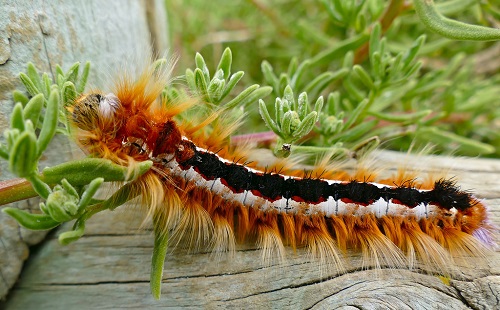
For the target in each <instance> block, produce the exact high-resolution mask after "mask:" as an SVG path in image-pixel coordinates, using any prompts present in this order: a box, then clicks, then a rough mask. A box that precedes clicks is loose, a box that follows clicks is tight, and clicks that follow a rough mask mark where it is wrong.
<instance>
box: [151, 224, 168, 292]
mask: <svg viewBox="0 0 500 310" xmlns="http://www.w3.org/2000/svg"><path fill="white" fill-rule="evenodd" d="M167 247H168V233H167V232H166V231H164V230H162V228H161V227H158V226H157V224H156V223H155V244H154V248H153V257H152V258H151V276H150V277H151V278H150V287H151V293H152V294H153V297H154V298H155V299H160V296H161V280H162V278H163V266H164V264H165V257H166V255H167Z"/></svg>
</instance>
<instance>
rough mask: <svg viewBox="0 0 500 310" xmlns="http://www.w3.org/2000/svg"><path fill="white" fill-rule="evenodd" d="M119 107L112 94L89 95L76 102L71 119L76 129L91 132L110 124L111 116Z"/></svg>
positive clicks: (117, 100)
mask: <svg viewBox="0 0 500 310" xmlns="http://www.w3.org/2000/svg"><path fill="white" fill-rule="evenodd" d="M119 107H120V100H119V99H118V97H116V96H115V95H114V94H112V93H109V94H107V95H102V94H99V93H90V94H86V95H82V96H81V97H80V98H78V99H77V100H76V102H75V104H74V105H73V107H72V111H71V117H72V120H73V122H74V123H75V125H76V126H78V128H80V129H83V130H86V131H92V130H95V129H97V128H105V127H107V126H109V124H112V123H113V122H112V119H113V116H114V114H115V112H116V110H117V109H118V108H119Z"/></svg>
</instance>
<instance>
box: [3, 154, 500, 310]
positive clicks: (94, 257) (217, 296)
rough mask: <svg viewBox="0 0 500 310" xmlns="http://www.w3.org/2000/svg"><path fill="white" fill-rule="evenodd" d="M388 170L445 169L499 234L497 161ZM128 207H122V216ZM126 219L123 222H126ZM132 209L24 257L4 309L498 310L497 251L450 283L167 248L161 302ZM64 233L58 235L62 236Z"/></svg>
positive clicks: (249, 251)
mask: <svg viewBox="0 0 500 310" xmlns="http://www.w3.org/2000/svg"><path fill="white" fill-rule="evenodd" d="M376 156H377V157H378V160H377V161H379V162H386V163H390V165H391V167H394V166H395V165H396V166H397V165H398V164H401V163H406V164H409V163H411V165H412V166H414V167H415V168H417V169H421V170H422V172H423V173H424V174H425V173H427V172H429V171H432V170H434V168H437V170H438V171H443V170H448V169H450V171H449V173H448V175H451V176H456V177H457V180H458V181H459V184H460V185H461V187H462V188H463V189H471V190H473V191H474V193H476V194H477V196H478V197H481V198H485V199H486V204H487V205H488V206H489V207H490V210H491V215H492V221H493V222H494V223H495V224H497V225H500V207H499V205H500V177H499V176H500V161H498V160H490V159H471V158H449V157H439V156H423V157H418V158H417V157H415V156H407V155H402V154H398V153H394V152H380V153H377V154H376ZM127 208H128V207H127ZM131 218H132V219H134V218H135V220H133V221H132V222H131V221H130V220H131ZM141 218H142V217H141V216H140V213H139V212H138V211H137V210H135V211H134V210H131V209H130V208H128V209H127V210H126V211H125V210H124V211H118V210H117V211H114V212H106V213H103V214H99V215H98V216H96V217H95V218H93V219H92V220H90V222H89V226H88V227H87V230H86V235H85V236H84V237H83V238H82V239H80V240H78V241H77V242H75V243H73V244H71V245H69V246H61V245H59V244H58V242H57V239H56V237H57V234H51V235H50V238H49V240H48V241H47V242H46V243H45V244H43V245H42V246H39V247H37V248H36V250H35V251H34V252H35V254H34V255H33V256H32V257H30V259H29V260H28V263H27V266H26V268H25V269H24V270H23V273H22V276H21V279H20V281H19V282H18V284H17V285H16V286H15V287H14V289H13V290H12V293H11V295H10V296H9V299H8V300H7V302H6V303H5V304H4V306H5V309H33V308H44V309H48V308H50V309H68V308H71V309H89V308H125V307H128V308H145V307H147V308H156V307H158V308H160V307H190V308H208V309H213V308H219V307H224V308H242V309H266V308H275V309H310V308H314V309H337V308H342V309H470V308H472V309H498V308H499V307H500V252H496V253H493V254H492V256H491V257H490V261H489V262H488V263H487V264H479V263H477V262H476V261H472V260H471V261H468V264H465V265H463V266H462V267H461V272H462V274H461V275H460V276H459V277H457V278H455V279H446V278H443V277H440V276H439V275H433V274H426V273H423V272H422V271H421V270H414V271H408V270H388V269H382V270H363V269H362V268H361V266H362V262H361V257H360V256H359V255H358V254H356V253H349V257H348V261H350V266H348V271H347V273H345V274H337V273H336V271H335V270H328V269H322V270H321V269H320V268H319V265H318V263H317V262H315V261H312V260H309V258H308V257H307V255H306V254H305V251H303V250H300V249H299V250H297V251H296V252H295V253H294V252H293V251H292V250H288V251H287V258H288V259H287V261H286V262H285V263H284V264H279V263H278V262H274V261H273V262H270V263H269V264H265V263H263V262H262V260H261V253H260V251H259V250H257V249H256V248H255V247H254V246H252V245H246V246H241V247H239V248H238V250H237V251H236V253H235V255H234V256H232V257H228V256H226V255H222V256H221V257H220V258H219V260H217V259H214V257H213V255H212V254H210V253H188V252H187V251H186V250H184V249H177V250H175V251H173V252H171V253H169V254H168V255H167V259H166V262H165V271H164V275H163V283H162V297H161V300H159V301H157V300H154V299H153V297H152V296H151V295H150V291H149V270H150V258H151V253H152V245H153V237H152V235H151V234H150V232H148V231H147V230H146V231H145V230H140V229H139V228H140V226H141ZM64 229H68V227H66V228H63V230H64Z"/></svg>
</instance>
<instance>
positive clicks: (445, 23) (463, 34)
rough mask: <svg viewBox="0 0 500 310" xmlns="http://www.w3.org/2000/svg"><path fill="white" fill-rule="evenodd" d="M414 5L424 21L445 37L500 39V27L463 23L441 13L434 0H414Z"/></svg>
mask: <svg viewBox="0 0 500 310" xmlns="http://www.w3.org/2000/svg"><path fill="white" fill-rule="evenodd" d="M413 6H414V8H415V12H416V13H417V15H418V17H419V18H420V20H421V21H422V23H423V24H424V25H425V26H426V27H427V28H429V29H430V30H432V31H434V32H436V33H438V34H440V35H442V36H443V37H446V38H450V39H454V40H472V41H493V40H500V29H495V28H488V27H483V26H478V25H471V24H466V23H462V22H459V21H456V20H453V19H449V18H447V17H444V16H443V15H441V14H440V13H439V12H438V11H437V10H436V7H435V5H434V1H433V0H413Z"/></svg>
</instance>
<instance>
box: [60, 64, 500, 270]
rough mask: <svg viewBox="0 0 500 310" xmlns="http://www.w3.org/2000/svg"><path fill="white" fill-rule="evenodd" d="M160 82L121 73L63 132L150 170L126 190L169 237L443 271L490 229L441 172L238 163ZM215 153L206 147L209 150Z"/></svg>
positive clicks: (92, 151) (152, 76)
mask: <svg viewBox="0 0 500 310" xmlns="http://www.w3.org/2000/svg"><path fill="white" fill-rule="evenodd" d="M165 84H166V79H165V78H164V76H163V75H162V74H159V73H158V72H157V70H156V69H154V68H148V69H146V70H145V71H144V72H143V73H142V74H141V75H140V76H139V78H138V79H137V80H131V79H130V78H123V79H121V80H119V82H118V83H117V84H116V86H115V89H114V92H112V93H108V94H106V93H103V92H100V91H92V92H90V93H87V94H83V95H81V96H80V97H79V98H78V99H76V100H75V102H74V104H73V105H72V106H71V107H69V111H70V115H71V117H70V120H71V122H72V124H73V128H74V130H73V132H74V133H73V134H74V138H75V140H76V141H77V143H78V144H79V145H80V146H81V148H82V149H83V150H84V151H85V152H86V153H88V154H89V155H90V156H95V157H101V158H106V159H110V160H112V161H114V162H115V163H118V164H121V165H127V166H129V167H131V168H133V166H134V164H135V163H137V162H141V161H145V160H151V161H153V163H154V164H153V167H152V169H151V170H150V171H148V172H147V173H146V174H144V175H142V176H141V177H140V178H139V179H138V180H136V181H134V186H133V187H131V189H132V190H133V191H135V193H134V195H141V196H142V205H144V206H145V208H146V209H147V212H148V214H150V215H151V216H152V217H154V218H155V219H156V221H155V225H158V226H159V227H157V228H158V229H160V230H162V231H165V232H169V236H170V239H171V240H172V241H171V242H170V244H174V246H175V245H180V244H182V245H183V246H187V247H189V248H200V247H208V248H210V249H211V250H212V251H214V252H217V253H220V252H225V251H234V249H235V246H236V244H237V243H239V242H256V243H257V245H258V247H259V248H261V249H262V253H263V255H262V256H263V259H264V260H267V259H270V258H272V257H279V258H284V253H285V246H291V247H293V248H296V247H306V248H307V249H308V250H309V252H310V253H311V255H312V256H313V257H315V258H316V259H318V260H319V261H320V263H321V264H326V265H329V266H333V267H334V268H336V269H337V270H339V272H342V271H343V270H344V265H345V259H344V256H345V255H343V253H346V251H348V250H349V249H353V250H357V251H360V252H361V253H362V254H363V258H364V264H365V265H366V266H368V265H370V264H373V265H374V266H375V267H377V268H381V267H391V268H410V269H412V268H415V267H416V265H417V264H422V265H423V266H425V268H427V269H428V270H430V271H431V272H438V273H441V274H452V273H453V265H454V261H455V259H457V258H460V257H463V256H472V257H484V256H486V254H487V252H488V249H490V248H492V247H494V246H495V242H494V238H493V235H494V230H495V227H493V225H492V224H491V223H490V222H489V220H488V212H487V208H486V206H485V205H484V203H483V201H481V200H479V199H478V198H476V197H475V196H474V195H472V194H471V193H470V192H468V191H464V190H462V189H461V188H460V187H458V186H457V185H456V184H455V182H454V181H453V180H451V179H438V180H435V181H433V182H426V183H416V182H415V181H414V180H413V179H412V178H411V177H408V176H407V175H405V174H404V173H400V174H399V175H397V176H395V177H393V178H391V179H385V180H377V179H375V177H374V176H373V175H371V174H367V173H363V172H362V171H361V172H360V173H357V174H356V175H355V176H349V175H347V174H345V173H343V172H341V171H333V170H330V169H326V171H323V173H322V174H321V175H320V174H318V176H314V173H313V172H314V171H316V172H317V171H322V170H325V167H326V168H328V165H326V164H320V165H318V167H316V168H315V169H314V171H313V172H304V171H300V170H294V169H293V167H289V166H293V162H290V163H289V165H288V166H286V165H285V167H280V168H273V167H267V168H262V167H260V168H259V166H258V164H257V163H243V162H242V161H241V160H238V161H234V160H232V159H234V158H240V157H241V155H242V152H243V151H242V150H241V149H238V148H231V147H229V145H228V144H227V142H225V141H227V139H226V138H227V137H228V136H229V135H230V134H231V133H232V132H233V131H234V129H235V128H236V127H237V122H235V123H234V124H232V125H229V126H224V127H220V128H216V129H214V131H213V132H212V133H211V134H208V135H207V134H204V133H200V128H203V127H204V126H205V125H207V124H208V123H209V122H210V121H212V120H213V119H214V117H207V118H206V119H205V121H203V122H201V123H200V124H196V125H193V124H189V123H186V122H179V121H177V120H176V119H175V117H176V116H177V115H178V114H179V113H181V112H182V111H184V110H186V109H189V108H190V107H192V106H193V105H194V104H195V103H196V101H194V100H192V101H186V102H183V103H180V104H177V105H171V104H167V103H166V102H163V101H162V99H161V98H162V97H161V93H162V91H163V89H164V87H165ZM212 150H216V151H212Z"/></svg>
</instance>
